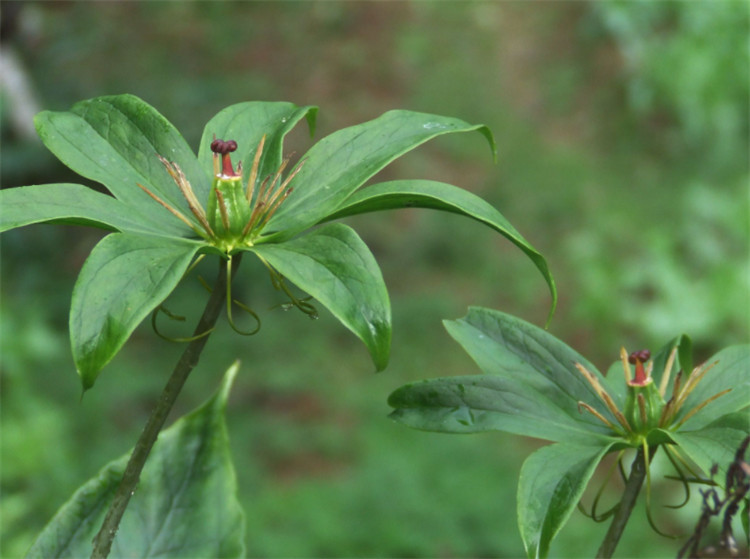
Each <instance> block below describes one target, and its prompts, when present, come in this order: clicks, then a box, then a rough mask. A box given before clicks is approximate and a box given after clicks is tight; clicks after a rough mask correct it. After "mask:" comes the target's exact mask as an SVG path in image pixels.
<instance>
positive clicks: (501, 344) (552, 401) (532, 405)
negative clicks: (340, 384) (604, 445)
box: [389, 307, 616, 444]
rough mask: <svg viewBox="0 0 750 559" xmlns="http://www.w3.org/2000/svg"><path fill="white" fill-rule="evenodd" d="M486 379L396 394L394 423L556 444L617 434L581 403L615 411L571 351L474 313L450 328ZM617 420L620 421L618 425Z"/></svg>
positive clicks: (437, 382) (541, 334) (509, 321)
mask: <svg viewBox="0 0 750 559" xmlns="http://www.w3.org/2000/svg"><path fill="white" fill-rule="evenodd" d="M445 326H446V328H447V329H448V332H449V333H450V334H451V336H453V338H454V339H455V340H456V341H457V342H458V343H459V344H461V346H463V348H464V349H465V350H466V352H467V353H468V354H469V355H470V356H471V357H472V358H473V359H474V361H475V362H476V363H477V364H478V365H479V367H480V369H482V371H483V372H484V373H485V375H479V376H467V377H464V376H461V377H451V378H446V379H434V380H427V381H423V382H421V383H414V384H410V385H407V386H404V387H402V388H400V389H399V390H397V391H396V392H394V393H393V394H392V395H391V398H390V400H389V403H390V405H391V406H393V407H395V408H397V410H396V411H395V412H394V413H393V414H392V417H393V418H394V419H396V420H397V421H400V422H403V423H406V424H408V425H410V426H412V427H418V428H422V429H428V430H438V431H440V430H446V431H448V432H472V431H484V430H488V429H495V430H500V431H508V432H511V433H516V434H520V435H527V436H531V437H538V438H543V439H548V440H552V441H571V442H573V441H574V442H579V443H584V444H585V443H588V444H596V442H597V441H601V440H605V439H607V438H608V437H609V436H611V435H612V434H613V433H612V432H611V431H610V430H609V429H608V428H607V427H605V426H604V425H603V424H602V423H601V422H600V421H599V420H598V419H596V418H594V417H593V416H592V415H591V414H588V413H586V414H584V413H581V410H580V409H579V407H578V402H580V401H583V402H586V403H588V404H589V405H591V406H593V407H598V409H599V410H600V413H602V414H604V415H608V414H609V411H608V410H607V409H606V408H605V407H604V406H603V405H602V404H601V402H600V400H599V399H598V396H597V395H596V393H595V392H594V391H593V389H592V388H591V385H590V384H588V382H586V380H585V379H584V377H583V375H581V373H580V372H579V371H578V370H577V369H576V368H575V367H574V365H573V364H574V363H582V364H584V366H585V367H586V368H587V369H588V370H589V371H591V372H592V373H593V374H596V375H598V376H599V378H601V375H600V374H599V373H598V372H596V369H595V368H594V367H593V365H591V364H590V363H588V361H586V360H585V359H584V358H583V357H582V356H581V355H579V354H578V353H577V352H575V351H574V350H573V349H571V348H570V347H568V346H567V345H566V344H564V343H563V342H561V341H560V340H558V339H557V338H555V337H554V336H552V335H551V334H549V333H547V332H546V331H544V330H542V329H541V328H538V327H536V326H534V325H532V324H529V323H528V322H525V321H523V320H521V319H519V318H516V317H514V316H511V315H508V314H505V313H501V312H499V311H494V310H490V309H483V308H479V307H472V308H471V309H470V310H469V313H468V314H467V315H466V317H464V318H462V319H460V320H455V321H445ZM612 421H613V422H614V421H616V420H615V419H614V418H613V419H612Z"/></svg>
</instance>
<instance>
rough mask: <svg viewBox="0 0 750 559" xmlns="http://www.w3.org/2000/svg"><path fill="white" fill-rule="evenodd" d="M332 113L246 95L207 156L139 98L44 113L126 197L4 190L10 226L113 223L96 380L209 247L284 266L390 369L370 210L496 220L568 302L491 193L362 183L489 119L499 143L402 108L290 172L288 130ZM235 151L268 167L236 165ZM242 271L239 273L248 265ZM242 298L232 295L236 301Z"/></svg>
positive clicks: (92, 313) (209, 128) (94, 351)
mask: <svg viewBox="0 0 750 559" xmlns="http://www.w3.org/2000/svg"><path fill="white" fill-rule="evenodd" d="M316 113H317V109H316V108H315V107H311V106H296V105H293V104H291V103H284V102H246V103H239V104H236V105H232V106H230V107H227V108H226V109H224V110H222V111H220V112H219V113H218V114H217V115H216V116H214V117H213V118H212V119H211V120H210V121H209V122H208V123H207V124H206V127H205V129H204V133H203V137H202V138H201V141H200V145H199V150H198V154H197V156H196V154H195V153H194V152H193V151H192V150H191V149H190V147H189V146H188V145H187V142H185V140H184V139H183V137H182V136H181V135H180V133H179V132H178V131H177V130H176V129H175V128H174V127H173V126H172V125H171V124H170V123H169V121H167V119H165V118H164V117H163V116H162V115H161V114H159V113H158V112H157V111H156V110H155V109H154V108H153V107H151V106H150V105H148V104H147V103H145V102H144V101H142V100H141V99H139V98H137V97H135V96H132V95H115V96H106V97H97V98H94V99H89V100H86V101H81V102H80V103H77V104H75V105H74V106H73V107H72V108H71V109H70V110H69V111H63V112H52V111H44V112H42V113H40V114H39V115H37V117H36V119H35V124H36V127H37V130H38V132H39V135H40V137H41V139H42V141H43V142H44V143H45V145H46V146H47V147H48V148H49V149H50V150H51V151H52V152H53V153H54V154H55V155H56V156H57V157H58V158H59V159H60V160H61V161H62V162H63V163H65V164H66V165H67V166H68V167H70V168H71V169H72V170H74V171H76V172H77V173H79V174H80V175H82V176H84V177H87V178H89V179H91V180H93V181H96V182H99V183H101V184H102V185H104V186H105V187H106V188H107V189H108V190H109V192H110V193H111V194H112V196H109V195H106V194H102V193H99V192H95V191H93V190H91V189H90V188H88V187H86V186H84V185H80V184H68V183H65V184H46V185H33V186H24V187H19V188H12V189H5V190H2V191H1V192H0V208H2V212H0V231H5V230H8V229H12V228H15V227H21V226H25V225H30V224H33V223H42V222H49V221H55V222H60V221H62V222H65V223H71V224H78V225H86V226H94V227H99V228H101V229H104V230H107V231H109V232H110V233H109V234H108V235H107V236H105V237H104V238H103V239H102V240H101V241H100V242H99V243H98V244H97V245H96V247H94V249H93V251H92V252H91V254H90V255H89V257H88V258H87V260H86V262H85V263H84V265H83V268H82V270H81V273H80V275H79V276H78V279H77V281H76V285H75V287H74V290H73V297H72V302H71V311H70V335H71V346H72V350H73V358H74V361H75V364H76V368H77V370H78V373H79V375H80V377H81V381H82V383H83V386H84V388H89V387H91V386H92V385H93V383H94V381H95V380H96V378H97V376H98V375H99V373H100V371H101V370H102V368H103V367H104V366H105V365H106V364H107V363H108V362H109V361H110V360H111V359H112V358H113V357H114V356H115V355H116V354H117V352H118V351H119V350H120V349H121V348H122V346H123V345H124V343H125V342H126V341H127V339H128V338H129V337H130V335H131V334H132V332H133V330H134V329H135V328H136V327H137V326H138V324H140V323H141V322H142V320H143V319H144V318H145V317H146V316H148V315H149V314H150V313H152V312H153V311H155V310H160V309H163V301H164V300H165V299H166V298H167V297H168V296H169V295H170V293H172V291H173V290H174V289H175V288H176V287H177V285H178V284H179V283H180V281H181V280H182V279H183V277H184V276H185V275H187V274H188V273H189V272H190V270H192V269H193V267H194V265H195V263H196V262H197V261H198V260H199V259H201V258H204V257H206V256H218V257H219V258H220V259H221V260H222V261H223V264H224V265H226V266H227V267H228V268H231V267H232V263H233V262H236V261H237V256H238V255H239V254H240V253H245V252H250V253H252V254H253V255H255V256H256V257H257V258H258V259H259V260H260V261H261V262H262V263H263V264H264V265H265V266H266V267H267V268H268V270H269V271H270V272H271V279H272V282H273V285H274V286H275V287H276V288H277V289H279V290H280V291H282V292H283V293H284V294H285V295H286V296H287V297H289V299H290V301H291V304H293V305H294V306H296V307H297V308H299V309H300V310H302V311H303V312H305V313H306V314H308V315H310V316H316V312H317V311H316V309H315V308H314V307H313V305H312V303H310V302H309V301H308V299H309V298H312V299H315V300H316V301H317V303H318V304H320V305H322V306H323V307H325V308H327V309H328V310H329V311H330V312H331V314H332V315H333V316H335V317H336V318H337V319H338V320H339V321H340V322H341V323H342V324H343V325H344V326H346V327H347V328H348V329H349V330H351V331H352V332H353V333H354V334H355V335H356V336H357V337H359V338H360V339H361V340H362V342H363V343H364V344H365V346H366V347H367V349H368V351H369V353H370V356H371V358H372V360H373V363H374V364H375V367H376V368H377V369H378V370H381V369H383V368H384V367H385V366H386V365H387V363H388V357H389V350H390V338H391V316H390V302H389V299H388V292H387V290H386V287H385V283H384V281H383V277H382V274H381V273H380V269H379V267H378V265H377V262H376V261H375V258H374V256H373V255H372V253H371V252H370V250H369V249H368V247H367V246H366V245H365V243H364V242H363V241H362V239H360V237H359V236H358V235H357V233H356V232H355V231H354V230H353V229H352V228H351V227H348V226H347V225H344V224H342V223H331V222H332V221H335V220H338V219H340V218H343V217H347V216H350V215H355V214H359V213H365V212H373V211H380V210H386V209H397V208H402V207H427V208H432V209H439V210H444V211H449V212H452V213H458V214H460V215H464V216H466V217H469V218H471V219H473V220H476V221H478V222H479V223H482V224H484V225H487V226H489V227H490V228H492V229H494V230H495V231H497V232H498V233H500V234H502V235H504V236H505V237H506V238H508V239H509V240H510V241H511V242H513V243H514V244H515V245H516V246H518V247H519V248H520V249H521V250H523V251H524V252H525V253H526V254H527V255H528V256H529V258H530V259H531V260H532V261H533V262H534V264H535V265H536V266H537V268H538V269H539V270H540V272H541V273H542V275H543V276H544V278H545V280H546V281H547V283H548V285H549V288H550V292H551V294H552V306H551V308H554V304H555V301H556V290H555V285H554V282H553V280H552V276H551V275H550V273H549V270H548V268H547V264H546V261H545V260H544V258H543V257H542V256H541V254H539V253H538V252H537V251H536V250H535V249H534V248H533V247H532V246H531V245H530V244H529V243H528V242H527V241H526V240H525V239H524V238H523V237H522V236H521V235H520V234H519V233H518V232H517V231H516V230H515V229H514V228H513V227H512V226H511V225H510V223H508V221H507V220H506V219H505V218H504V217H503V216H502V214H500V213H499V212H498V211H497V210H496V209H494V208H493V207H492V206H490V205H489V204H487V203H486V202H484V201H483V200H481V199H480V198H478V197H476V196H474V195H473V194H471V193H469V192H467V191H465V190H462V189H460V188H458V187H455V186H452V185H448V184H444V183H439V182H435V181H426V180H410V181H392V182H385V183H377V184H372V185H369V186H367V187H366V188H360V187H361V186H362V185H363V184H364V183H365V182H366V181H367V180H368V179H370V178H371V177H372V176H373V175H375V174H376V173H377V172H378V171H379V170H380V169H382V168H383V167H385V166H386V165H387V164H388V163H390V162H391V161H393V160H394V159H396V158H398V157H399V156H401V155H403V154H404V153H406V152H408V151H410V150H412V149H414V148H416V147H417V146H419V145H420V144H422V143H424V142H426V141H428V140H431V139H433V138H437V137H439V136H441V135H444V134H453V133H461V132H470V131H477V132H479V133H481V134H482V135H483V136H484V137H485V138H486V139H487V140H488V142H489V144H490V147H491V148H492V150H493V153H494V149H495V144H494V140H493V138H492V135H491V133H490V132H489V130H488V129H487V127H485V126H483V125H472V124H468V123H466V122H464V121H461V120H458V119H454V118H448V117H443V116H438V115H428V114H422V113H416V112H412V111H389V112H387V113H385V114H383V115H382V116H380V117H378V118H376V119H374V120H371V121H369V122H365V123H363V124H358V125H356V126H351V127H349V128H345V129H343V130H339V131H337V132H334V133H333V134H330V135H329V136H327V137H325V138H323V139H322V140H321V141H319V142H318V143H316V144H315V145H313V146H312V147H311V148H310V150H309V151H308V152H307V153H306V154H305V155H304V156H303V157H302V158H301V162H300V163H298V164H297V165H296V166H294V167H293V168H292V170H291V171H290V172H288V173H287V172H286V170H287V167H288V166H289V163H290V160H289V159H288V158H286V159H284V157H283V142H284V138H285V136H286V134H287V133H288V132H289V131H290V130H291V129H292V128H293V127H294V126H295V125H296V124H297V123H299V122H300V121H301V120H303V119H305V120H307V122H308V124H309V125H310V128H311V130H312V129H314V124H315V115H316ZM233 156H237V157H238V159H239V160H240V161H244V162H246V163H247V162H252V164H251V165H249V168H247V169H245V168H243V166H242V165H241V164H240V163H239V162H237V163H236V164H233V162H232V157H233ZM154 202H156V203H154ZM233 259H234V260H233ZM227 277H228V278H229V279H228V282H229V285H230V286H231V280H232V277H233V274H227ZM289 284H293V285H295V286H296V288H298V289H299V290H300V291H302V292H304V293H307V296H304V295H299V294H297V293H295V291H294V290H293V289H292V287H290V285H289ZM227 291H228V292H229V289H228V290H227ZM235 304H238V303H236V302H235V301H234V300H233V299H232V298H231V295H228V297H227V310H228V311H229V312H230V313H231V308H232V306H233V305H235ZM242 308H245V309H246V310H248V311H250V312H251V313H252V311H251V310H250V309H248V308H247V307H242ZM253 314H254V313H253ZM254 316H257V315H254ZM230 323H231V314H230Z"/></svg>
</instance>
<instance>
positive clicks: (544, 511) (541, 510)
mask: <svg viewBox="0 0 750 559" xmlns="http://www.w3.org/2000/svg"><path fill="white" fill-rule="evenodd" d="M614 444H615V443H610V444H606V445H604V446H577V445H571V444H563V443H558V444H554V445H550V446H545V447H543V448H541V449H539V450H537V451H536V452H534V453H533V454H532V455H531V456H529V457H528V458H527V459H526V461H525V462H524V464H523V467H522V468H521V475H520V478H519V481H518V503H517V505H518V527H519V529H520V531H521V538H522V539H523V544H524V546H525V547H526V554H527V556H528V557H531V558H536V557H547V555H548V553H549V545H550V542H551V541H552V538H554V537H555V535H556V534H557V533H558V532H559V531H560V529H561V528H562V527H563V526H564V525H565V523H566V522H567V521H568V518H570V515H571V514H572V512H573V509H575V508H576V505H577V504H578V501H579V500H580V499H581V495H582V494H583V491H584V490H585V489H586V485H587V484H588V482H589V480H590V479H591V476H592V475H593V474H594V471H595V470H596V466H597V464H599V462H600V461H601V459H602V458H603V457H604V455H605V454H607V453H608V452H609V451H610V449H611V448H612V446H613V445H614Z"/></svg>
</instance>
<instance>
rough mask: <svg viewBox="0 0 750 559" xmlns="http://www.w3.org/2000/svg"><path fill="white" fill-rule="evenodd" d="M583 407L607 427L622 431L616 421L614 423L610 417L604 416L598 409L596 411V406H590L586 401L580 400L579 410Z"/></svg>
mask: <svg viewBox="0 0 750 559" xmlns="http://www.w3.org/2000/svg"><path fill="white" fill-rule="evenodd" d="M582 409H584V410H586V411H587V412H589V413H590V414H592V415H593V416H594V417H596V418H597V419H598V420H599V421H601V422H602V423H604V424H605V425H606V426H607V427H609V428H610V429H612V430H613V431H615V432H620V430H619V429H618V428H617V427H616V426H615V424H614V423H612V422H611V421H610V420H609V419H607V418H606V417H604V416H603V415H602V414H600V413H599V412H598V411H596V410H595V409H594V408H592V407H591V406H589V405H588V404H587V403H586V402H578V411H579V412H580V411H582Z"/></svg>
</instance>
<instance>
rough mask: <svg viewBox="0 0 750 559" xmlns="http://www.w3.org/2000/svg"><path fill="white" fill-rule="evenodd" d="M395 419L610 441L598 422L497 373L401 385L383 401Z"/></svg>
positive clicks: (444, 427) (454, 428)
mask: <svg viewBox="0 0 750 559" xmlns="http://www.w3.org/2000/svg"><path fill="white" fill-rule="evenodd" d="M388 404H389V405H390V406H391V407H393V408H396V409H395V411H393V412H392V413H391V416H390V417H391V418H392V419H395V420H396V421H398V422H399V423H403V424H405V425H408V426H409V427H414V428H416V429H423V430H426V431H440V432H444V433H479V432H482V431H490V430H494V431H506V432H508V433H514V434H516V435H525V436H528V437H535V438H540V439H547V440H551V441H571V442H579V443H584V444H585V443H589V444H596V443H597V442H598V441H606V440H611V439H609V437H608V435H609V434H608V430H607V429H606V428H605V427H604V426H603V425H592V424H591V423H590V422H587V421H585V419H586V417H585V416H583V415H581V414H578V417H575V416H572V415H570V414H568V413H566V412H565V411H564V410H562V409H561V408H559V407H558V406H557V405H556V403H555V402H554V401H553V400H552V399H550V398H549V397H548V396H547V395H545V394H544V393H543V392H542V391H540V390H536V389H534V388H533V387H532V386H530V385H528V384H525V383H523V382H519V381H517V380H513V379H509V378H506V377H504V376H502V375H467V376H459V377H451V378H443V379H434V380H426V381H421V382H416V383H413V384H407V385H406V386H402V387H401V388H399V389H398V390H396V391H395V392H394V393H393V394H391V396H390V398H389V399H388Z"/></svg>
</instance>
